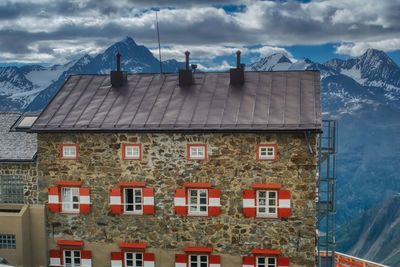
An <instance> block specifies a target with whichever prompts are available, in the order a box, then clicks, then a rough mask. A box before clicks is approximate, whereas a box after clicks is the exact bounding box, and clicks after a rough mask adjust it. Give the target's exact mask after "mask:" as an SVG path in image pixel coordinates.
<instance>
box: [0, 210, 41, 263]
mask: <svg viewBox="0 0 400 267" xmlns="http://www.w3.org/2000/svg"><path fill="white" fill-rule="evenodd" d="M0 210H1V211H0V233H1V234H14V235H15V237H16V249H0V256H1V257H3V258H5V259H7V260H8V261H9V262H10V263H11V264H13V265H15V266H18V267H19V266H21V267H30V266H32V267H34V266H45V265H46V263H47V243H46V232H45V210H44V205H34V206H28V205H22V204H21V205H20V204H0ZM11 210H18V211H19V212H10V211H11ZM43 251H44V252H43Z"/></svg>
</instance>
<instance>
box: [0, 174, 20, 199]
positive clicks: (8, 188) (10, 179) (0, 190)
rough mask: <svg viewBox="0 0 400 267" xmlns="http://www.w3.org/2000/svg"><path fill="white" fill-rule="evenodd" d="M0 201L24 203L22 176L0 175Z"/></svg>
mask: <svg viewBox="0 0 400 267" xmlns="http://www.w3.org/2000/svg"><path fill="white" fill-rule="evenodd" d="M0 203H24V181H23V177H22V176H13V175H12V176H0Z"/></svg>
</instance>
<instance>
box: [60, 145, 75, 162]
mask: <svg viewBox="0 0 400 267" xmlns="http://www.w3.org/2000/svg"><path fill="white" fill-rule="evenodd" d="M60 159H78V144H62V145H60Z"/></svg>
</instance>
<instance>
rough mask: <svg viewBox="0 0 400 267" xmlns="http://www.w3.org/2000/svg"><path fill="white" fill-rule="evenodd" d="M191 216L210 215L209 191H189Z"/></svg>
mask: <svg viewBox="0 0 400 267" xmlns="http://www.w3.org/2000/svg"><path fill="white" fill-rule="evenodd" d="M188 200H189V215H207V214H208V207H207V206H208V189H189V197H188Z"/></svg>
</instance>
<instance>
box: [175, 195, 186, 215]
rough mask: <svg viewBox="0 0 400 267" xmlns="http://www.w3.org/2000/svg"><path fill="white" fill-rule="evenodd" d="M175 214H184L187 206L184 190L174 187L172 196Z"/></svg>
mask: <svg viewBox="0 0 400 267" xmlns="http://www.w3.org/2000/svg"><path fill="white" fill-rule="evenodd" d="M174 206H175V214H177V215H181V216H186V215H187V206H186V190H185V189H176V190H175V198H174Z"/></svg>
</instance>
